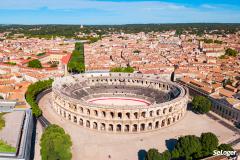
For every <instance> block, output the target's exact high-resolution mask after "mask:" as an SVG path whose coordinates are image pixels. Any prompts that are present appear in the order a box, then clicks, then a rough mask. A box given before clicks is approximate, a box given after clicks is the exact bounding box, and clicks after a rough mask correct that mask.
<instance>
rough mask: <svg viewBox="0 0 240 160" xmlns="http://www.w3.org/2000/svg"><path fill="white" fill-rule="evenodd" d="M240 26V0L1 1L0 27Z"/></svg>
mask: <svg viewBox="0 0 240 160" xmlns="http://www.w3.org/2000/svg"><path fill="white" fill-rule="evenodd" d="M190 22H193V23H195V22H213V23H218V22H219V23H240V0H211V1H210V0H0V24H133V23H190Z"/></svg>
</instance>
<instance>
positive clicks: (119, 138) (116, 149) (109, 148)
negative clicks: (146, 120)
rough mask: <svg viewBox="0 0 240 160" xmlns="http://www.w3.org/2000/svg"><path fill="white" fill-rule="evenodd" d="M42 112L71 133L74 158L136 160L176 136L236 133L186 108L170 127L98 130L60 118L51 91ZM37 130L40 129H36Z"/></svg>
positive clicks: (226, 136)
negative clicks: (145, 130) (133, 131)
mask: <svg viewBox="0 0 240 160" xmlns="http://www.w3.org/2000/svg"><path fill="white" fill-rule="evenodd" d="M39 105H40V107H41V108H42V110H43V115H44V116H45V117H46V118H47V119H48V120H49V121H50V122H51V123H54V124H58V125H60V126H61V127H63V128H64V129H65V131H66V132H67V133H68V134H70V136H71V139H72V141H73V147H72V153H73V160H85V159H97V160H108V159H111V160H138V158H139V156H138V152H139V151H140V150H148V149H149V148H157V149H158V150H159V151H161V152H162V151H164V150H165V149H166V148H167V147H170V148H171V146H172V145H171V144H172V143H174V142H175V139H177V138H178V137H179V136H183V135H189V134H193V135H197V136H199V135H200V134H201V133H202V132H213V133H215V134H216V135H217V136H218V138H219V140H220V142H221V143H227V142H229V141H231V140H234V139H236V138H237V137H238V136H239V135H238V134H237V133H235V132H234V131H232V130H230V129H228V128H226V127H224V126H223V125H221V124H220V123H218V122H217V121H215V120H213V119H211V118H209V117H208V116H206V115H196V114H194V113H192V112H190V111H187V113H186V115H185V117H184V118H183V119H182V120H181V121H179V122H178V123H176V124H175V125H173V126H170V127H168V128H165V129H162V130H161V129H160V130H159V131H155V132H149V133H140V134H113V133H111V134H110V133H100V132H97V131H93V130H88V129H86V128H81V127H80V126H78V125H77V124H73V123H71V122H69V121H67V120H65V119H64V118H62V117H60V116H59V115H58V114H56V113H55V111H54V110H53V109H52V108H51V94H47V95H45V96H44V97H43V98H42V99H41V100H40V102H39ZM39 133H40V132H39Z"/></svg>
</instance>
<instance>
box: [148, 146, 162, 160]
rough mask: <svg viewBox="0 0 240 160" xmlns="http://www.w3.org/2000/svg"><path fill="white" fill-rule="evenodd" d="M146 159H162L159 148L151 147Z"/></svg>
mask: <svg viewBox="0 0 240 160" xmlns="http://www.w3.org/2000/svg"><path fill="white" fill-rule="evenodd" d="M145 160H161V157H160V153H159V152H158V150H157V149H153V148H152V149H149V150H148V152H147V155H146V158H145Z"/></svg>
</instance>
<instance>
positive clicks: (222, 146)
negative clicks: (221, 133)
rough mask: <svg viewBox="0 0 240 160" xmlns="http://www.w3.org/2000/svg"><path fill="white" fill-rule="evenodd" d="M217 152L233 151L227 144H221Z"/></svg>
mask: <svg viewBox="0 0 240 160" xmlns="http://www.w3.org/2000/svg"><path fill="white" fill-rule="evenodd" d="M218 150H223V151H233V148H232V147H231V146H230V145H229V144H224V143H223V144H221V145H220V146H218Z"/></svg>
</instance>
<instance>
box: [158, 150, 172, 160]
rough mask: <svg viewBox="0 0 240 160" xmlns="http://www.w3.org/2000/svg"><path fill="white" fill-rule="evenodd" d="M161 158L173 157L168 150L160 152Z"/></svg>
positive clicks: (167, 159)
mask: <svg viewBox="0 0 240 160" xmlns="http://www.w3.org/2000/svg"><path fill="white" fill-rule="evenodd" d="M160 158H161V160H169V159H171V153H170V152H169V151H168V150H166V151H164V152H163V153H162V154H160Z"/></svg>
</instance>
